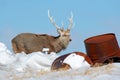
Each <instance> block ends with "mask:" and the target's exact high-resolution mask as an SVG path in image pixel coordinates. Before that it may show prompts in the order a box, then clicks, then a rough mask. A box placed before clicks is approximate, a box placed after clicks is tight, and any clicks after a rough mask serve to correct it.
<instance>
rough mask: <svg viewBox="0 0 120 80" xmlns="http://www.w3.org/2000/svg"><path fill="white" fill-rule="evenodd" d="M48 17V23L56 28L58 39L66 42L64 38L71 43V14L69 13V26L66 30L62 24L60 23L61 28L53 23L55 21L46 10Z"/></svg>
mask: <svg viewBox="0 0 120 80" xmlns="http://www.w3.org/2000/svg"><path fill="white" fill-rule="evenodd" d="M48 17H49V20H50V22H51V23H52V24H53V25H54V26H55V27H56V29H57V32H58V33H59V35H60V38H61V39H62V40H64V39H65V40H66V38H68V40H69V41H71V39H70V29H71V28H72V26H73V14H72V12H71V17H70V18H69V25H68V28H67V30H64V26H63V23H62V27H61V28H60V27H59V26H58V25H57V24H56V23H55V20H53V17H52V16H50V12H49V10H48Z"/></svg>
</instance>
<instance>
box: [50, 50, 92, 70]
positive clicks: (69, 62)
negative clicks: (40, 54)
mask: <svg viewBox="0 0 120 80" xmlns="http://www.w3.org/2000/svg"><path fill="white" fill-rule="evenodd" d="M92 64H93V63H92V61H91V59H90V58H89V57H88V56H87V55H86V54H84V53H82V52H72V53H68V54H65V55H62V56H60V57H58V58H56V59H55V60H54V61H53V63H52V66H51V70H65V69H70V68H72V69H77V68H80V67H83V66H92Z"/></svg>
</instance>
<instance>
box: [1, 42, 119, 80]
mask: <svg viewBox="0 0 120 80" xmlns="http://www.w3.org/2000/svg"><path fill="white" fill-rule="evenodd" d="M57 57H59V56H58V55H56V53H51V54H43V53H42V52H33V53H31V54H28V55H26V54H25V53H24V52H22V53H20V54H14V53H11V52H10V51H9V50H8V49H7V47H6V46H5V45H4V44H3V43H0V80H119V79H120V63H112V64H108V65H105V66H101V67H89V66H84V67H81V68H79V69H69V70H66V71H51V70H50V67H51V64H52V62H53V61H54V60H55V59H56V58H57ZM70 59H71V57H69V58H67V59H66V60H65V62H66V63H69V62H71V60H70ZM72 59H73V58H72ZM81 60H83V59H82V58H81ZM81 60H80V61H81ZM73 63H74V62H73ZM73 63H70V64H71V65H72V66H73V65H74V64H73ZM75 64H78V63H75ZM73 67H75V68H76V66H73Z"/></svg>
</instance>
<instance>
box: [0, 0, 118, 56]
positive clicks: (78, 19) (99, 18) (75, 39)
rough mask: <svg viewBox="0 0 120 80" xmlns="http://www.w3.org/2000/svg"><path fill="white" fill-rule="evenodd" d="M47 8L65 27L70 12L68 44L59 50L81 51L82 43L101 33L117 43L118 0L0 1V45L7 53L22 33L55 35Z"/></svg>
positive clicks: (64, 52)
mask: <svg viewBox="0 0 120 80" xmlns="http://www.w3.org/2000/svg"><path fill="white" fill-rule="evenodd" d="M48 9H49V10H50V12H51V15H52V16H53V17H54V19H55V21H56V23H57V24H58V25H60V26H61V22H63V23H64V25H65V28H67V26H68V24H69V22H68V18H69V17H70V12H71V11H72V12H73V15H74V18H73V21H74V27H73V28H72V29H71V37H72V42H71V43H70V44H69V46H68V48H67V49H66V50H64V51H62V52H61V53H62V54H66V53H69V52H73V51H80V52H84V53H86V52H85V45H84V40H85V39H87V38H89V37H92V36H96V35H100V34H105V33H115V34H116V37H117V40H118V43H120V0H0V42H4V43H5V44H6V45H7V46H8V48H9V49H10V50H12V47H11V39H12V38H13V37H15V36H16V35H18V34H20V33H24V32H31V33H36V34H45V33H46V34H50V35H53V36H57V35H58V34H57V31H56V28H55V27H54V26H53V25H52V24H51V23H50V21H49V19H48V15H47V11H48Z"/></svg>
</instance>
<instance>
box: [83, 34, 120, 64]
mask: <svg viewBox="0 0 120 80" xmlns="http://www.w3.org/2000/svg"><path fill="white" fill-rule="evenodd" d="M84 43H85V47H86V51H87V54H88V56H89V57H90V58H91V60H92V62H93V64H95V63H112V62H120V48H119V45H118V42H117V40H116V37H115V34H114V33H107V34H102V35H98V36H94V37H90V38H88V39H86V40H85V41H84Z"/></svg>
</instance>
